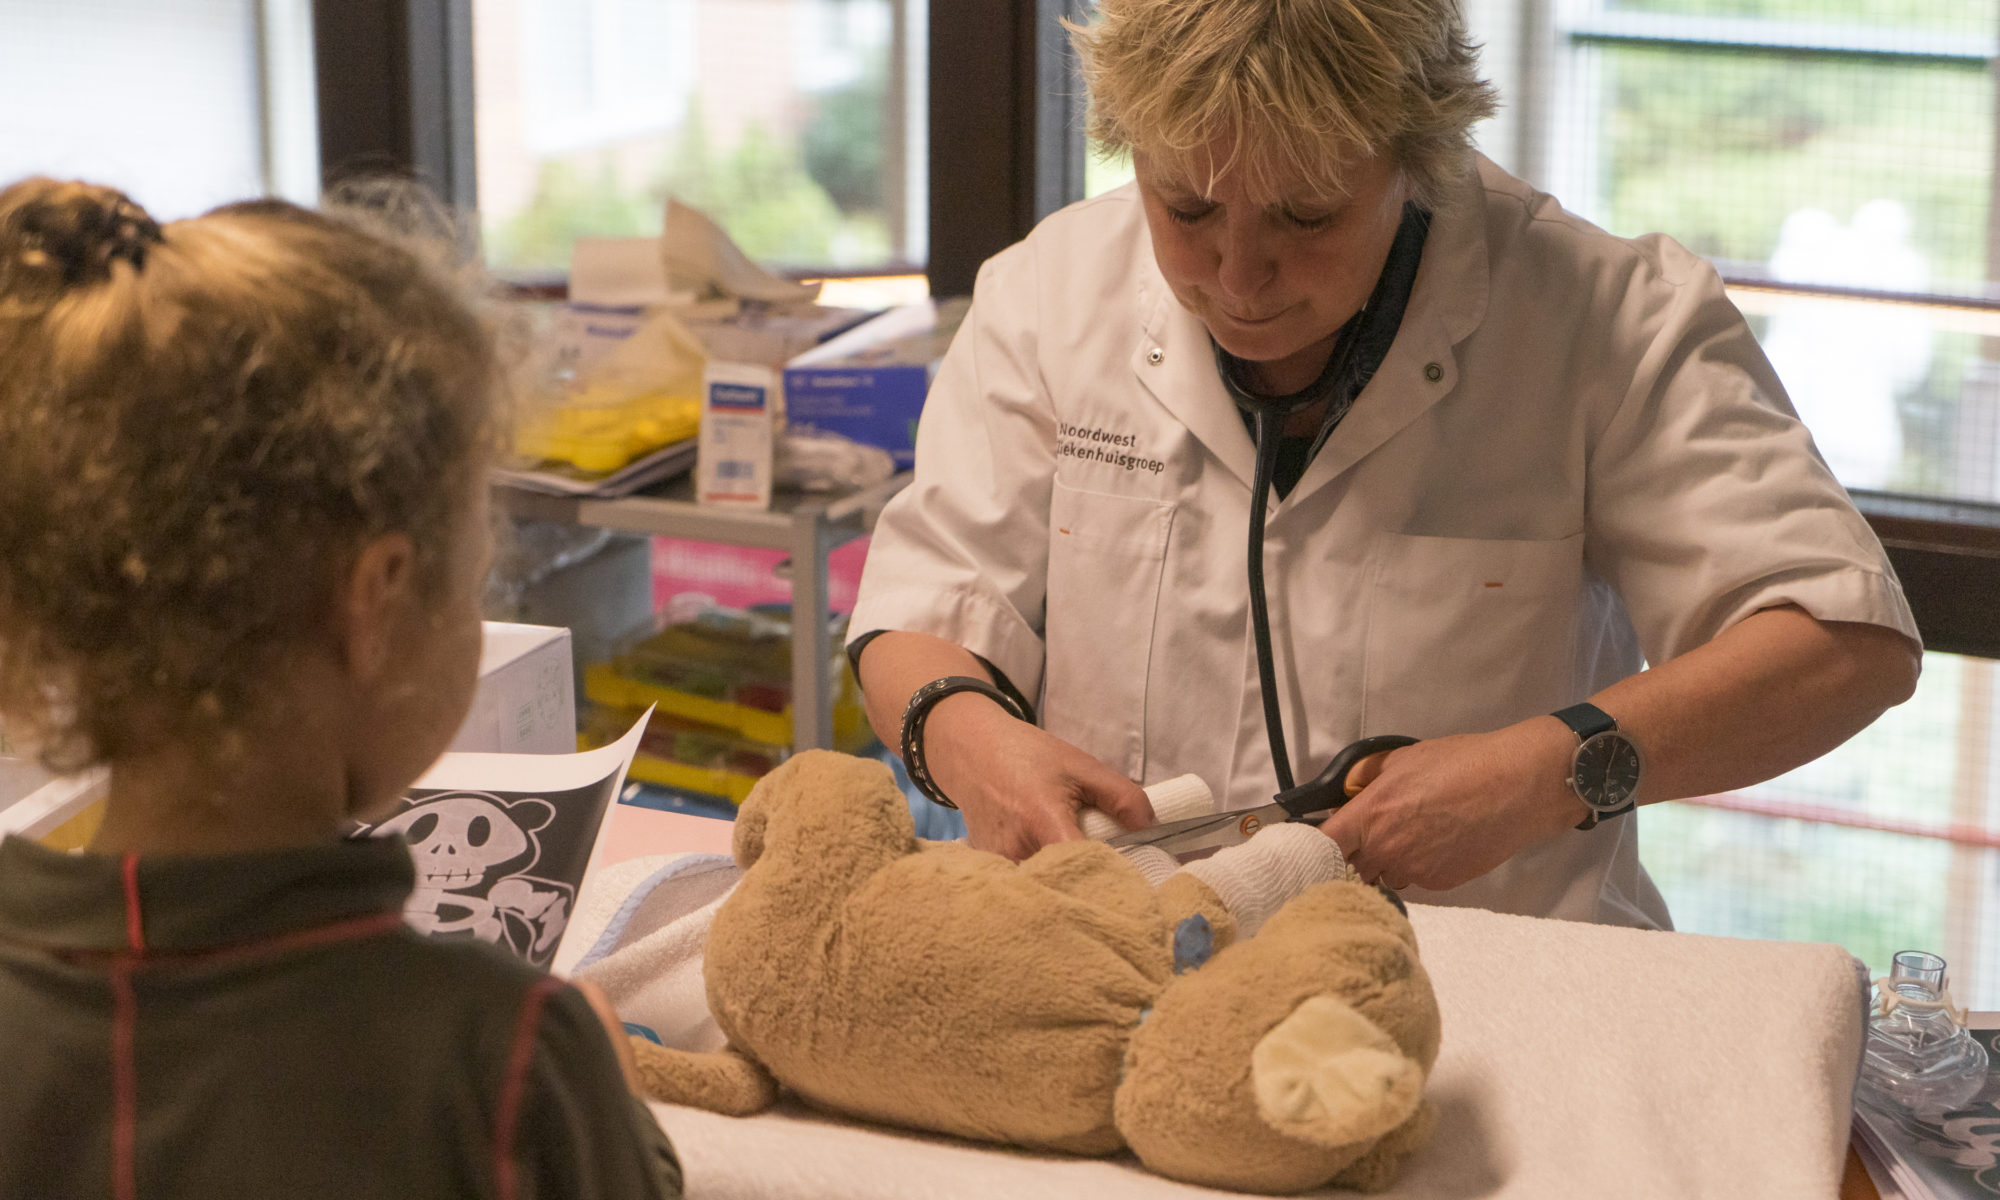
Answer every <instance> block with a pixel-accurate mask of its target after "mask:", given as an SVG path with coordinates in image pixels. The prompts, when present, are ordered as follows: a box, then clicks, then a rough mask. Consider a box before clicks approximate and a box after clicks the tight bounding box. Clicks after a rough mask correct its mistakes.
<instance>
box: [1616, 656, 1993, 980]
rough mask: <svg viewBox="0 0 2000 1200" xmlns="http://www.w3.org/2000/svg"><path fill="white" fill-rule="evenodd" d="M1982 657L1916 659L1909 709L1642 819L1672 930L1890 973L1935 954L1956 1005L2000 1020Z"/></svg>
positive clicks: (1988, 694)
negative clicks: (1721, 790)
mask: <svg viewBox="0 0 2000 1200" xmlns="http://www.w3.org/2000/svg"><path fill="white" fill-rule="evenodd" d="M1996 679H2000V665H1996V664H1995V663H1994V662H1992V661H1991V660H1987V659H1978V658H1959V657H1955V656H1952V655H1946V654H1927V655H1925V656H1924V675H1923V680H1922V682H1920V683H1919V684H1918V686H1917V694H1916V696H1915V697H1914V698H1913V699H1911V700H1910V701H1909V702H1908V703H1906V704H1904V705H1902V706H1901V707H1898V708H1893V709H1890V710H1889V712H1888V713H1887V714H1886V715H1885V716H1883V717H1882V719H1881V720H1879V721H1877V722H1876V723H1875V724H1874V725H1872V726H1870V727H1869V728H1867V729H1866V730H1863V731H1862V732H1861V733H1860V734H1859V735H1857V736H1856V737H1855V738H1854V739H1853V740H1852V741H1850V742H1848V743H1847V744H1846V745H1844V746H1842V747H1840V748H1839V749H1837V750H1835V751H1834V752H1833V753H1831V754H1828V755H1827V756H1826V757H1824V758H1821V759H1818V760H1817V761H1814V762H1811V763H1808V764H1807V765H1805V766H1803V767H1801V768H1799V769H1798V770H1796V771H1793V772H1791V773H1789V774H1787V775H1782V776H1780V777H1779V778H1777V779H1774V780H1772V781H1770V782H1769V783H1765V784H1760V785H1758V786H1757V787H1754V788H1745V789H1744V790H1743V791H1741V792H1738V793H1732V794H1730V795H1726V796H1716V797H1711V798H1708V799H1706V800H1702V801H1683V802H1676V803H1673V804H1656V805H1651V806H1648V807H1646V808H1644V809H1641V810H1640V814H1639V815H1640V825H1639V839H1640V840H1639V846H1640V857H1641V858H1642V859H1643V860H1644V862H1645V864H1646V869H1647V870H1648V871H1649V872H1651V874H1652V876H1653V879H1654V882H1656V883H1658V884H1659V885H1660V890H1661V892H1662V893H1664V894H1665V896H1666V898H1667V905H1668V908H1669V910H1670V911H1671V912H1672V913H1673V916H1674V923H1675V925H1676V926H1677V927H1679V928H1681V929H1684V930H1690V931H1692V932H1696V933H1710V934H1719V935H1724V936H1728V937H1758V938H1785V939H1789V940H1793V941H1808V942H1835V943H1838V944H1840V945H1842V946H1845V947H1846V948H1847V949H1848V950H1849V951H1850V952H1851V953H1853V954H1854V955H1855V957H1857V958H1859V959H1861V960H1862V961H1863V962H1865V963H1867V964H1868V969H1869V970H1870V971H1871V972H1872V973H1874V974H1875V975H1878V976H1879V975H1886V974H1888V973H1889V960H1890V958H1891V956H1893V955H1894V954H1895V953H1896V951H1898V950H1910V949H1922V950H1929V951H1931V952H1933V953H1935V954H1941V955H1943V956H1944V957H1945V960H1946V961H1947V962H1948V963H1949V964H1950V967H1951V978H1952V992H1953V995H1954V997H1955V998H1956V999H1957V1001H1958V1003H1960V1004H1961V1005H1966V1006H1969V1007H1971V1008H1975V1009H1988V1010H1991V1009H2000V936H1996V934H2000V848H1996V847H2000V832H1997V831H1996V830H2000V756H1995V754H1994V753H1993V751H1994V750H1995V749H1996V748H2000V740H1996V734H2000V729H1996V726H1995V718H1996V716H2000V706H1996V704H1995V691H1994V687H1995V681H1996Z"/></svg>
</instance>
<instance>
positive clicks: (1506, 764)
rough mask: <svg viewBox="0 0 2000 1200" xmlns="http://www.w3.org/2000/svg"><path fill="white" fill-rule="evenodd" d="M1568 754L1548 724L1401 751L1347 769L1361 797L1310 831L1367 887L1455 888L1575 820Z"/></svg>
mask: <svg viewBox="0 0 2000 1200" xmlns="http://www.w3.org/2000/svg"><path fill="white" fill-rule="evenodd" d="M1575 748H1576V735H1575V734H1574V733H1571V732H1570V729H1569V727H1568V726H1567V725H1564V724H1563V723H1562V722H1561V721H1558V720H1556V719H1555V718H1554V717H1535V718H1533V719H1532V720H1527V721H1522V722H1520V723H1519V724H1516V725H1510V726H1508V727H1507V728H1505V729H1501V730H1496V731H1495V732H1493V733H1478V734H1466V735H1461V736H1458V737H1442V738H1433V739H1430V740H1427V741H1421V742H1418V743H1417V744H1415V745H1413V746H1405V747H1403V748H1402V749H1400V750H1393V751H1390V752H1389V753H1388V754H1385V755H1382V756H1380V757H1377V758H1372V759H1368V760H1366V761H1364V762H1363V763H1361V764H1360V765H1359V766H1357V767H1356V768H1355V771H1354V773H1353V775H1352V778H1353V780H1354V781H1355V782H1357V783H1361V784H1364V785H1365V786H1364V787H1363V789H1362V791H1361V794H1360V795H1358V796H1356V797H1355V798H1354V799H1352V800H1350V801H1348V802H1347V804H1346V805H1345V806H1343V807H1342V808H1340V809H1339V810H1338V811H1336V812H1335V813H1334V814H1333V815H1332V816H1331V817H1328V818H1327V820H1326V823H1325V824H1324V825H1322V826H1320V830H1321V832H1323V833H1325V834H1326V835H1327V836H1328V837H1330V838H1332V839H1333V840H1334V843H1335V844H1336V845H1338V846H1339V847H1340V849H1341V852H1342V853H1343V854H1344V855H1346V857H1347V861H1348V862H1349V863H1351V864H1353V866H1354V869H1355V870H1357V871H1359V872H1360V873H1361V878H1362V879H1364V880H1366V881H1368V882H1370V883H1382V884H1386V885H1388V886H1389V887H1391V888H1395V889H1401V888H1405V887H1411V886H1415V887H1422V888H1430V889H1432V890H1434V891H1443V890H1445V889H1447V888H1455V887H1457V886H1459V885H1460V884H1462V883H1468V882H1470V881H1472V880H1474V879H1477V878H1478V877H1480V876H1481V875H1484V874H1486V873H1487V872H1488V871H1491V870H1492V869H1493V868H1495V867H1497V866H1499V865H1500V864H1501V863H1503V862H1505V861H1507V860H1508V859H1509V858H1512V857H1513V856H1514V855H1515V854H1516V853H1518V852H1519V851H1520V850H1522V849H1523V848H1524V847H1526V846H1527V845H1529V844H1530V843H1532V842H1537V841H1540V840H1541V839H1543V838H1546V837H1550V836H1553V835H1555V834H1558V833H1561V832H1562V831H1564V830H1565V829H1570V828H1574V827H1575V825H1576V823H1577V822H1578V821H1581V820H1583V818H1584V817H1585V816H1586V815H1587V813H1588V810H1587V809H1585V807H1584V805H1583V802H1582V801H1580V800H1578V799H1577V798H1576V796H1575V795H1574V794H1573V793H1572V792H1571V791H1570V790H1569V787H1568V785H1567V784H1565V783H1564V779H1565V777H1566V776H1567V774H1568V766H1569V762H1570V757H1571V754H1572V752H1573V751H1574V750H1575Z"/></svg>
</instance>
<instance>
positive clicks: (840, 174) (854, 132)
mask: <svg viewBox="0 0 2000 1200" xmlns="http://www.w3.org/2000/svg"><path fill="white" fill-rule="evenodd" d="M888 88H889V70H888V59H887V57H886V56H885V55H882V54H875V55H872V56H870V60H869V62H868V65H867V66H866V67H865V68H864V69H863V71H862V73H861V78H860V79H859V80H857V81H856V82H855V83H853V84H851V85H849V86H848V87H844V88H837V89H835V90H833V91H830V92H828V93H826V94H825V95H823V96H821V97H820V99H819V104H818V106H817V107H816V108H815V109H814V111H813V117H812V120H810V121H808V122H807V123H806V127H805V131H804V132H803V133H801V134H800V135H799V146H800V149H801V151H802V152H803V154H804V157H805V168H806V173H807V174H808V175H810V176H812V179H813V182H814V183H817V184H819V185H820V187H822V188H824V189H826V194H827V195H828V196H829V197H830V198H831V199H832V200H833V202H834V203H835V204H836V205H838V206H839V207H840V211H841V212H843V213H876V214H879V213H881V212H882V211H883V210H884V209H885V208H886V206H887V199H888V198H887V197H886V196H885V195H884V194H883V191H882V188H883V168H884V165H885V163H886V160H887V148H888V140H887V136H886V130H885V129H884V128H883V122H882V117H883V113H884V111H885V109H886V107H887V104H886V101H887V94H888Z"/></svg>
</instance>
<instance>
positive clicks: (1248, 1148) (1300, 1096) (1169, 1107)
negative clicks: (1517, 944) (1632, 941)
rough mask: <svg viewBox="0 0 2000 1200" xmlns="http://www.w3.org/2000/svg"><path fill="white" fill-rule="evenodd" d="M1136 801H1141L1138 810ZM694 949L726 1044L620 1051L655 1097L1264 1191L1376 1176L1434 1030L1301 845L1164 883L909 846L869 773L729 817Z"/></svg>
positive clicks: (803, 777)
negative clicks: (1117, 1158) (824, 1115)
mask: <svg viewBox="0 0 2000 1200" xmlns="http://www.w3.org/2000/svg"><path fill="white" fill-rule="evenodd" d="M1158 807H1159V805H1158V803H1157V802H1156V809H1157V808H1158ZM732 851H733V854H734V857H735V859H736V862H737V864H738V865H739V866H740V867H742V868H743V876H742V880H741V882H740V883H739V884H738V885H737V887H736V890H735V891H734V892H733V893H732V894H731V895H730V896H729V897H728V899H727V900H726V901H724V902H723V904H722V906H721V908H720V910H719V911H718V912H717V913H716V915H715V919H714V924H713V926H712V928H711V929H710V931H709V935H708V940H707V943H706V947H705V957H704V962H703V971H704V981H705V984H706V989H707V995H708V1003H709V1007H710V1009H711V1011H712V1012H713V1015H714V1018H715V1021H716V1023H717V1024H718V1025H719V1026H720V1028H721V1030H722V1032H723V1033H724V1035H726V1037H727V1039H728V1044H727V1046H726V1047H725V1048H724V1049H722V1050H721V1051H718V1052H710V1053H693V1052H688V1051H682V1050H675V1049H669V1048H664V1047H661V1046H659V1045H655V1044H654V1043H652V1042H650V1041H646V1040H643V1039H637V1038H635V1039H634V1042H633V1048H634V1053H635V1056H636V1058H637V1059H638V1068H639V1074H640V1077H641V1079H642V1081H643V1084H644V1088H645V1091H646V1092H647V1094H648V1095H649V1096H650V1097H651V1098H653V1099H656V1100H661V1101H666V1102H669V1103H676V1104H685V1105H692V1106H696V1107H700V1108H705V1109H708V1110H711V1111H715V1112H721V1113H727V1114H731V1115H739V1116H740V1115H748V1114H751V1113H755V1112H758V1111H760V1110H762V1109H764V1108H766V1107H768V1106H770V1105H771V1104H773V1103H775V1102H776V1100H777V1099H778V1097H779V1095H780V1094H781V1089H782V1091H783V1092H788V1093H790V1094H792V1095H794V1096H796V1097H797V1098H798V1099H799V1100H801V1101H803V1102H805V1103H806V1104H808V1105H811V1106H813V1107H815V1108H818V1109H821V1110H823V1111H826V1112H830V1113H836V1114H843V1115H846V1116H850V1117H857V1118H861V1119H865V1120H870V1121H877V1122H882V1123H886V1124H890V1125H896V1126H903V1127H907V1128H912V1129H920V1130H928V1131H933V1132H937V1133H944V1134H951V1135H955V1136H958V1137H964V1138H971V1139H978V1140H983V1141H988V1142H996V1143H1004V1144H1008V1145H1014V1146H1023V1147H1031V1148H1037V1149H1043V1150H1052V1151H1060V1152H1066V1153H1072V1154H1078V1155H1109V1154H1114V1153H1117V1152H1119V1151H1120V1150H1124V1149H1129V1150H1130V1151H1131V1152H1132V1153H1133V1154H1134V1155H1136V1156H1137V1158H1138V1159H1139V1161H1140V1162H1141V1163H1142V1164H1144V1165H1145V1166H1146V1167H1147V1168H1148V1169H1150V1170H1152V1171H1154V1172H1156V1173H1158V1174H1160V1175H1163V1176H1167V1177H1169V1178H1173V1179H1178V1180H1183V1181H1186V1182H1190V1183H1197V1184H1203V1185H1207V1186H1211V1187H1222V1188H1230V1189H1235V1190H1242V1191H1257V1192H1265V1193H1274V1194H1276V1193H1286V1192H1294V1191H1299V1190H1303V1189H1306V1188H1311V1187H1317V1186H1322V1185H1325V1184H1328V1183H1331V1184H1333V1185H1335V1186H1340V1187H1348V1188H1354V1189H1358V1190H1364V1191H1375V1190H1380V1189H1381V1188H1384V1187H1386V1186H1388V1185H1389V1184H1390V1183H1391V1182H1393V1181H1394V1179H1395V1177H1396V1174H1397V1172H1398V1170H1399V1168H1400V1166H1401V1164H1402V1162H1403V1160H1404V1159H1406V1158H1407V1157H1408V1156H1409V1155H1410V1154H1411V1153H1412V1152H1413V1151H1415V1150H1416V1149H1417V1148H1419V1147H1420V1146H1421V1145H1422V1144H1423V1142H1424V1140H1425V1138H1426V1137H1427V1136H1428V1134H1429V1132H1430V1129H1431V1126H1432V1124H1433V1120H1434V1117H1433V1113H1432V1110H1431V1109H1430V1107H1429V1106H1428V1105H1427V1104H1426V1103H1425V1102H1424V1098H1423V1088H1424V1082H1425V1080H1426V1078H1427V1077H1428V1075H1429V1072H1430V1069H1431V1066H1432V1064H1433V1063H1434V1062H1435V1061H1436V1058H1437V1053H1438V1044H1439V1020H1438V1008H1437V1001H1436V997H1435V995H1434V994H1433V992H1432V989H1431V984H1430V979H1429V977H1428V976H1427V975H1426V974H1425V971H1424V968H1423V964H1422V963H1421V962H1420V961H1419V959H1418V955H1417V944H1416V937H1415V934H1414V933H1413V932H1412V930H1411V927H1410V923H1409V920H1408V919H1407V917H1406V916H1405V914H1404V913H1403V911H1402V908H1401V904H1400V902H1397V901H1394V899H1393V897H1392V896H1391V895H1389V894H1386V893H1384V892H1382V891H1380V890H1378V889H1376V888H1374V887H1371V886H1368V885H1366V884H1364V883H1361V882H1360V881H1359V880H1356V879H1354V878H1352V877H1351V874H1350V872H1348V870H1347V868H1346V866H1345V864H1344V863H1343V862H1341V861H1340V855H1339V851H1338V848H1337V847H1334V845H1333V843H1332V842H1331V841H1330V840H1329V839H1328V838H1326V837H1325V836H1323V835H1322V834H1320V833H1319V832H1318V831H1317V830H1315V829H1313V828H1311V827H1310V826H1306V825H1302V824H1297V823H1282V824H1276V825H1270V826H1267V827H1265V828H1264V829H1262V830H1259V831H1258V832H1257V833H1256V834H1255V835H1254V836H1253V837H1251V838H1250V839H1249V840H1248V841H1246V842H1244V843H1242V844H1240V845H1238V846H1234V847H1231V848H1229V849H1227V850H1224V851H1221V852H1219V853H1217V854H1215V855H1213V856H1211V857H1209V858H1207V859H1203V860H1201V861H1199V862H1196V863H1194V864H1191V865H1190V866H1188V867H1186V868H1181V867H1180V866H1179V865H1178V864H1176V863H1174V862H1173V860H1172V859H1171V858H1168V857H1167V856H1166V855H1165V854H1164V853H1163V852H1161V851H1158V850H1152V849H1149V850H1147V851H1142V852H1139V853H1137V854H1136V855H1135V854H1130V853H1121V852H1120V851H1119V850H1116V849H1113V848H1112V847H1111V846H1108V845H1106V844H1104V843H1103V842H1102V841H1095V840H1084V841H1071V842H1061V843H1057V844H1054V845H1050V846H1046V847H1044V848H1042V849H1041V850H1039V851H1037V852H1036V853H1035V854H1033V855H1032V856H1030V857H1029V858H1027V859H1026V860H1024V861H1022V862H1020V863H1018V864H1017V863H1014V862H1012V861H1010V860H1008V859H1006V858H1004V857H1002V856H1000V855H998V854H992V853H988V852H985V851H981V850H974V849H972V848H970V847H968V846H966V845H964V844H962V843H957V842H920V841H919V840H917V838H916V837H915V836H914V833H913V826H912V823H911V819H910V814H909V811H908V808H907V805H906V802H905V800H904V797H903V793H902V792H901V790H900V789H899V788H898V787H897V785H896V782H895V779H894V777H893V776H892V774H891V773H890V771H889V769H888V767H887V766H886V765H884V764H882V763H880V762H877V761H874V760H871V759H862V758H855V757H851V756H847V755H842V754H837V753H834V752H831V751H818V750H815V751H806V752H803V753H800V754H797V755H794V756H793V757H792V758H790V759H789V760H787V761H786V762H785V763H784V764H782V765H781V766H779V767H778V768H777V769H776V770H774V771H772V772H771V773H770V774H769V775H767V776H765V777H764V778H763V779H762V780H761V781H760V782H759V783H758V784H757V786H756V787H755V789H754V790H753V791H752V792H751V793H750V795H749V796H748V797H747V798H746V800H745V801H744V803H743V806H742V809H741V811H740V813H739V814H738V816H737V820H736V827H735V831H734V839H733V843H732Z"/></svg>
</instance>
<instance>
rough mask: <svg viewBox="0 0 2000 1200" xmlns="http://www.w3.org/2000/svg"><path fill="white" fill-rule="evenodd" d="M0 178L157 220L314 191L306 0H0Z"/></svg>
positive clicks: (296, 197)
mask: <svg viewBox="0 0 2000 1200" xmlns="http://www.w3.org/2000/svg"><path fill="white" fill-rule="evenodd" d="M0 31H5V32H4V36H0V181H4V182H11V181H13V180H15V179H19V178H21V177H23V176H27V175H52V176H55V177H58V178H69V179H85V180H89V181H91V182H94V183H105V184H110V185H112V186H114V187H118V188H122V189H124V190H125V191H126V192H129V193H130V194H131V195H132V197H133V198H134V199H136V200H137V201H139V203H141V204H143V205H144V206H145V207H146V208H147V209H148V210H150V211H151V212H152V213H153V214H154V215H155V216H156V217H158V218H160V219H162V220H173V219H176V218H179V217H186V216H193V215H195V214H197V213H200V212H202V211H204V210H206V209H208V208H211V207H213V206H215V205H217V204H221V203H225V202H228V201H232V200H241V199H244V198H245V197H250V196H260V195H280V196H284V197H286V198H288V199H293V200H301V201H308V202H309V201H311V200H312V199H313V198H314V196H315V195H317V193H318V177H319V171H318V161H317V160H318V147H317V136H316V133H315V129H314V116H313V87H312V42H311V14H310V7H309V0H155V2H152V3H144V4H140V3H133V2H132V0H0Z"/></svg>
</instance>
